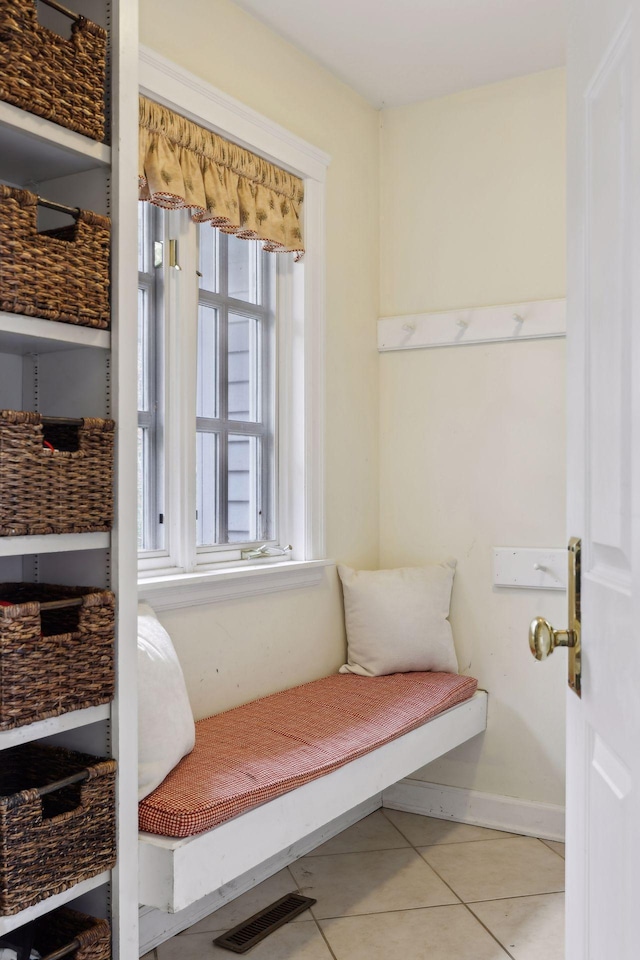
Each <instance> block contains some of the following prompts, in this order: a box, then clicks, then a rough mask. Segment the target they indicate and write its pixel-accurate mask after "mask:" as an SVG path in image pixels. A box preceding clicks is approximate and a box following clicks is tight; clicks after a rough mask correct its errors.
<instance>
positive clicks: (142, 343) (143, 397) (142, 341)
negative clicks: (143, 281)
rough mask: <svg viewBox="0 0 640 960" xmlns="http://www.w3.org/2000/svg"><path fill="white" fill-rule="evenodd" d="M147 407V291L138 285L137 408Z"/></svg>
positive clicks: (146, 408)
mask: <svg viewBox="0 0 640 960" xmlns="http://www.w3.org/2000/svg"><path fill="white" fill-rule="evenodd" d="M148 409H149V292H148V290H145V289H144V288H142V287H138V410H148Z"/></svg>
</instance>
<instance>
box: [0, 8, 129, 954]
mask: <svg viewBox="0 0 640 960" xmlns="http://www.w3.org/2000/svg"><path fill="white" fill-rule="evenodd" d="M39 6H41V5H39ZM68 6H70V7H73V9H74V11H75V12H77V13H79V14H82V15H84V16H86V17H88V18H89V19H91V20H94V21H95V22H97V23H100V24H101V25H102V26H104V27H105V28H106V29H107V31H108V33H109V55H108V63H109V73H110V78H109V84H108V93H107V104H108V107H109V112H110V128H111V134H110V140H111V144H112V146H107V145H106V144H103V143H97V142H96V141H93V140H91V139H89V138H87V137H84V136H82V135H80V134H78V133H75V132H74V131H71V130H68V129H66V128H65V127H61V126H59V125H57V124H55V123H52V122H51V121H48V120H44V119H42V118H40V117H37V116H35V115H33V114H31V113H28V112H26V111H24V110H21V109H19V108H17V107H15V106H13V105H12V104H8V103H3V102H0V182H4V183H8V184H10V185H12V186H20V187H24V188H26V189H28V190H32V191H33V192H36V193H39V194H40V195H41V196H44V197H47V198H48V199H51V200H55V201H58V202H61V203H66V204H69V205H70V206H80V207H84V208H85V209H92V210H95V211H97V212H98V213H104V214H108V215H109V216H110V217H111V223H112V234H111V235H112V249H111V329H110V330H109V331H106V330H98V329H93V328H89V327H82V326H75V325H73V324H67V323H57V322H54V321H50V320H45V319H42V318H39V317H28V316H22V315H20V314H13V313H0V409H14V410H39V412H41V413H43V414H46V415H53V416H69V417H83V416H85V417H86V416H97V417H106V416H110V417H113V419H114V420H115V421H116V425H117V426H116V463H115V467H116V470H115V474H116V489H115V497H116V522H115V525H114V528H113V530H112V531H111V533H85V534H63V535H50V536H29V537H10V538H5V537H2V538H0V579H1V580H25V581H42V582H53V583H61V584H71V585H90V586H97V587H109V588H110V589H112V590H113V591H114V592H115V594H116V599H117V625H116V699H115V700H114V701H113V703H111V704H105V705H101V706H95V707H91V708H88V709H82V710H76V711H73V712H70V713H67V714H64V715H63V716H61V717H54V718H51V719H47V720H41V721H38V722H36V723H33V724H30V725H28V726H24V727H19V728H17V729H15V730H9V731H4V732H0V751H2V750H5V749H8V748H9V747H12V746H16V745H18V744H23V743H28V742H33V741H36V740H44V739H47V740H48V741H49V742H51V743H56V744H62V745H66V746H69V747H70V748H71V749H80V750H83V751H86V752H89V753H91V752H94V753H95V754H96V755H104V754H105V753H109V754H110V755H111V756H113V757H115V758H116V760H117V761H118V782H117V798H116V811H117V845H118V862H117V865H116V868H115V869H114V870H113V871H110V872H107V873H101V874H100V875H98V876H96V877H93V878H91V879H89V880H86V881H83V882H81V883H79V884H76V885H75V886H74V887H72V888H71V889H69V890H67V891H65V892H64V893H62V894H59V895H56V896H53V897H49V898H47V899H45V900H42V901H41V902H40V903H38V904H37V905H35V906H34V907H30V908H28V909H27V910H24V911H22V912H21V913H19V914H16V915H15V916H11V917H0V935H2V934H4V933H7V932H9V931H11V930H14V929H16V928H17V927H19V926H22V925H23V924H24V923H27V922H29V921H30V920H33V919H35V918H36V917H39V916H43V915H46V914H47V913H48V912H50V911H51V910H54V909H55V908H57V907H59V906H61V905H62V904H69V905H71V906H74V905H77V907H78V909H80V910H87V911H88V912H91V913H95V914H96V915H102V916H110V919H111V925H112V940H113V957H114V958H118V960H135V958H137V956H138V932H137V920H138V905H137V755H136V750H137V748H136V736H135V731H136V729H137V726H136V724H137V718H136V684H135V669H136V627H135V617H136V602H137V590H136V580H137V572H136V489H137V478H136V458H137V444H136V439H137V436H136V431H137V417H136V410H137V403H136V397H137V365H136V343H137V332H136V320H135V318H136V290H137V283H136V279H137V276H136V270H137V237H136V225H137V195H136V174H137V169H136V164H137V97H138V95H137V89H138V82H137V61H138V43H137V39H138V37H137V30H138V23H137V21H138V9H137V2H136V0H73V3H72V2H71V0H69V4H68ZM39 15H40V16H41V20H42V22H43V23H44V24H45V25H46V26H48V27H49V28H50V29H54V30H56V29H59V28H60V26H61V25H62V21H61V20H60V17H59V15H58V14H54V13H52V12H51V11H50V10H48V9H46V8H42V9H41V10H40V11H39ZM66 23H67V24H68V21H66ZM45 225H49V224H48V223H46V221H45ZM1 762H2V759H1V756H0V763H1Z"/></svg>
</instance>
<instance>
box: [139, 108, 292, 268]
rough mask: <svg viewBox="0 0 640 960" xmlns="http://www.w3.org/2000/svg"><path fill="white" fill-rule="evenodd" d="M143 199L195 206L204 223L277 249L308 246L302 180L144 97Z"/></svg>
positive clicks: (163, 204)
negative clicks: (305, 234) (303, 215)
mask: <svg viewBox="0 0 640 960" xmlns="http://www.w3.org/2000/svg"><path fill="white" fill-rule="evenodd" d="M138 185H139V194H138V195H139V198H140V200H149V201H150V202H151V203H154V204H156V206H159V207H165V208H167V209H170V210H175V209H179V208H182V207H187V208H188V209H189V210H190V211H191V216H192V218H193V219H194V220H196V221H198V222H199V223H203V222H206V221H209V222H210V223H211V225H212V226H214V227H218V228H219V229H220V230H222V231H224V232H225V233H233V234H235V235H236V236H237V237H241V238H242V239H245V240H261V241H262V242H263V243H264V249H265V250H268V251H270V252H277V253H279V252H288V251H292V252H295V253H297V254H298V258H299V257H300V256H301V255H302V253H303V252H304V248H303V245H302V200H303V195H304V190H303V185H302V181H301V180H299V179H298V177H294V176H293V175H292V174H290V173H287V172H286V171H285V170H281V169H280V168H279V167H276V166H274V165H273V164H272V163H269V162H268V161H267V160H263V159H262V157H257V156H256V155H255V154H254V153H251V152H250V151H249V150H245V149H244V148H243V147H239V146H238V145H237V144H235V143H231V142H230V141H229V140H225V139H224V138H223V137H220V136H218V134H216V133H212V132H211V131H210V130H205V129H204V128H203V127H200V126H198V124H196V123H193V122H192V121H191V120H187V119H185V118H184V117H181V116H179V115H178V114H177V113H174V112H173V111H172V110H169V109H167V107H162V106H160V104H157V103H154V102H153V101H152V100H148V99H147V98H146V97H140V143H139V159H138Z"/></svg>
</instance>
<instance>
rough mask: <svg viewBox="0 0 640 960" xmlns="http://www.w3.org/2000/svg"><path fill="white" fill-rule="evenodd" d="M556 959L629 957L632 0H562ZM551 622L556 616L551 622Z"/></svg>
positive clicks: (635, 870)
mask: <svg viewBox="0 0 640 960" xmlns="http://www.w3.org/2000/svg"><path fill="white" fill-rule="evenodd" d="M570 7H571V21H570V28H569V38H570V39H569V58H568V84H569V91H568V109H569V124H568V156H569V160H568V242H569V265H568V268H569V272H568V303H569V333H568V356H569V371H568V372H569V390H568V404H569V461H568V466H569V479H568V526H569V536H571V537H580V538H581V540H582V698H581V699H579V698H578V697H577V696H576V695H575V694H574V693H573V692H571V691H568V692H567V723H568V738H567V739H568V764H567V766H568V770H567V778H568V784H567V790H568V796H567V949H566V958H567V960H638V958H640V609H639V604H640V81H639V78H640V0H630V2H629V0H571V2H570ZM556 626H563V625H561V624H556Z"/></svg>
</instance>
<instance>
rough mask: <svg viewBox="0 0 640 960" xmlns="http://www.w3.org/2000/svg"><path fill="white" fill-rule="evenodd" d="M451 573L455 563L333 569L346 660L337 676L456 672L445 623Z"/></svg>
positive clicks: (450, 561) (453, 650)
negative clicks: (342, 617)
mask: <svg viewBox="0 0 640 960" xmlns="http://www.w3.org/2000/svg"><path fill="white" fill-rule="evenodd" d="M455 568H456V561H455V560H447V561H445V562H444V563H441V564H433V565H431V566H427V567H401V568H399V569H397V570H352V569H351V568H350V567H344V566H338V573H339V574H340V579H341V580H342V592H343V595H344V613H345V624H346V628H347V657H348V662H347V663H346V664H345V665H344V666H343V667H340V673H357V674H359V675H360V676H362V677H379V676H382V675H383V674H387V673H409V672H410V671H412V670H433V671H437V672H444V673H457V672H458V662H457V660H456V652H455V649H454V646H453V634H452V633H451V624H450V623H449V621H448V619H447V617H448V616H449V604H450V601H451V588H452V586H453V575H454V573H455Z"/></svg>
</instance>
